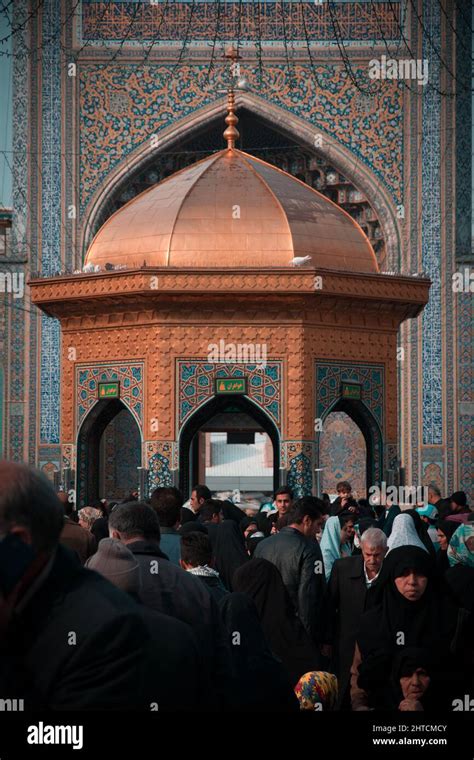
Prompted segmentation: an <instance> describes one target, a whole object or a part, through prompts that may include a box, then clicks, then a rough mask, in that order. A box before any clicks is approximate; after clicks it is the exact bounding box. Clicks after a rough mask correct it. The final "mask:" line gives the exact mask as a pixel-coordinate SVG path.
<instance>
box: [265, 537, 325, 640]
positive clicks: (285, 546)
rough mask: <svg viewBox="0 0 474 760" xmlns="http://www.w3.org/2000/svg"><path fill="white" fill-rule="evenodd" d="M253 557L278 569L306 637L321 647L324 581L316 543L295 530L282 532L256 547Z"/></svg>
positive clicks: (322, 566) (322, 567)
mask: <svg viewBox="0 0 474 760" xmlns="http://www.w3.org/2000/svg"><path fill="white" fill-rule="evenodd" d="M254 557H256V558H260V559H266V560H268V561H269V562H272V564H274V565H275V566H276V567H277V568H278V570H279V571H280V575H281V577H282V580H283V583H284V585H285V586H286V589H287V591H288V593H289V595H290V599H291V601H292V602H293V606H294V608H295V609H296V611H297V613H298V616H299V618H300V620H301V622H302V623H303V625H304V627H305V629H306V631H307V633H308V634H309V636H310V638H311V639H312V641H313V642H315V643H316V644H319V643H321V638H322V634H323V630H324V626H323V620H322V608H323V601H324V593H325V586H326V581H325V576H324V563H323V557H322V554H321V549H320V548H319V544H318V542H317V541H316V540H315V539H312V538H307V537H306V536H303V534H302V533H300V531H299V530H297V529H296V528H290V527H288V528H282V530H281V531H280V532H279V533H276V534H274V535H273V536H269V537H268V538H266V539H265V540H264V541H262V542H261V543H259V545H258V546H257V548H256V549H255V553H254ZM316 563H320V564H316ZM320 570H322V571H321V572H320Z"/></svg>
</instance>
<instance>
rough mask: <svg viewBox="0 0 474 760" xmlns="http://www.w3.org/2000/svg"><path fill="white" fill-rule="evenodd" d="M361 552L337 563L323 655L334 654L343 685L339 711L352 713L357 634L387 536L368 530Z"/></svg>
mask: <svg viewBox="0 0 474 760" xmlns="http://www.w3.org/2000/svg"><path fill="white" fill-rule="evenodd" d="M361 549H362V554H359V555H354V556H352V557H345V558H343V559H338V560H336V562H335V563H334V565H333V568H332V572H331V577H330V579H329V583H328V589H327V613H328V629H327V631H326V642H327V645H326V647H324V649H323V652H324V653H325V654H327V655H329V654H332V661H333V665H334V672H335V673H336V675H337V678H338V682H339V698H338V707H339V709H341V708H344V707H347V708H348V709H350V701H349V686H350V675H351V673H350V670H351V665H352V659H353V656H354V647H355V639H356V633H357V630H358V627H359V622H360V619H361V617H362V614H363V613H364V612H365V610H366V609H367V606H368V604H369V603H370V597H371V594H372V591H371V589H372V587H373V586H374V585H375V584H376V583H377V579H378V577H379V574H380V570H381V567H382V562H383V559H384V557H385V554H386V553H387V536H386V535H385V533H384V532H383V531H382V530H380V529H379V528H372V527H370V528H367V530H365V531H364V532H363V533H362V536H361ZM331 645H332V647H331ZM331 649H332V652H331Z"/></svg>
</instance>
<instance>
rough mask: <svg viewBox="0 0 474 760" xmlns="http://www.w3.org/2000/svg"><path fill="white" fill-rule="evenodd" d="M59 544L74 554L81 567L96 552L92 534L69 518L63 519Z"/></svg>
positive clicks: (95, 542) (95, 543)
mask: <svg viewBox="0 0 474 760" xmlns="http://www.w3.org/2000/svg"><path fill="white" fill-rule="evenodd" d="M59 543H61V544H62V545H63V546H67V548H68V549H70V550H71V551H72V552H74V553H75V554H76V555H77V557H78V558H79V561H80V563H81V565H83V564H84V563H85V561H86V560H87V559H89V557H91V556H92V555H93V554H95V552H96V550H97V541H96V540H95V538H94V536H93V535H92V533H90V531H88V530H86V529H85V528H83V527H82V526H81V525H79V524H78V523H75V522H74V520H71V519H70V518H69V517H65V518H64V527H63V529H62V531H61V535H60V536H59Z"/></svg>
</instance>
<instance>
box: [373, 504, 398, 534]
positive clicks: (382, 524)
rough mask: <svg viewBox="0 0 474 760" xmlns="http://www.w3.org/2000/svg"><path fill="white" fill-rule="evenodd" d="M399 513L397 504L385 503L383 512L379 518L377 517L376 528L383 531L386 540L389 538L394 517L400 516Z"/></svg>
mask: <svg viewBox="0 0 474 760" xmlns="http://www.w3.org/2000/svg"><path fill="white" fill-rule="evenodd" d="M400 512H401V509H400V507H399V506H398V504H389V503H387V504H386V505H385V508H384V511H383V512H382V514H381V516H380V517H379V519H378V521H377V528H380V530H383V532H384V533H385V535H386V536H387V538H389V537H390V534H391V532H392V528H393V522H394V520H395V518H396V516H397V515H399V514H400Z"/></svg>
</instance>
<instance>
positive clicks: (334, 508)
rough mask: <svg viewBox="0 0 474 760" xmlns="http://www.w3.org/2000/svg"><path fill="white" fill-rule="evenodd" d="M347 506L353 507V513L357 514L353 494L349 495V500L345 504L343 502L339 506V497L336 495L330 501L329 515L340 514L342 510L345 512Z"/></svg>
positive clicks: (357, 509) (357, 506)
mask: <svg viewBox="0 0 474 760" xmlns="http://www.w3.org/2000/svg"><path fill="white" fill-rule="evenodd" d="M349 507H353V508H354V509H355V512H354V515H358V514H359V511H360V509H359V505H358V503H357V501H356V500H355V499H354V497H353V496H350V497H349V501H348V502H347V503H346V504H344V506H343V507H341V497H340V496H338V497H337V498H336V499H334V501H333V502H332V503H331V517H336V516H337V515H340V514H342V513H343V512H347V511H348V509H349Z"/></svg>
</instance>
